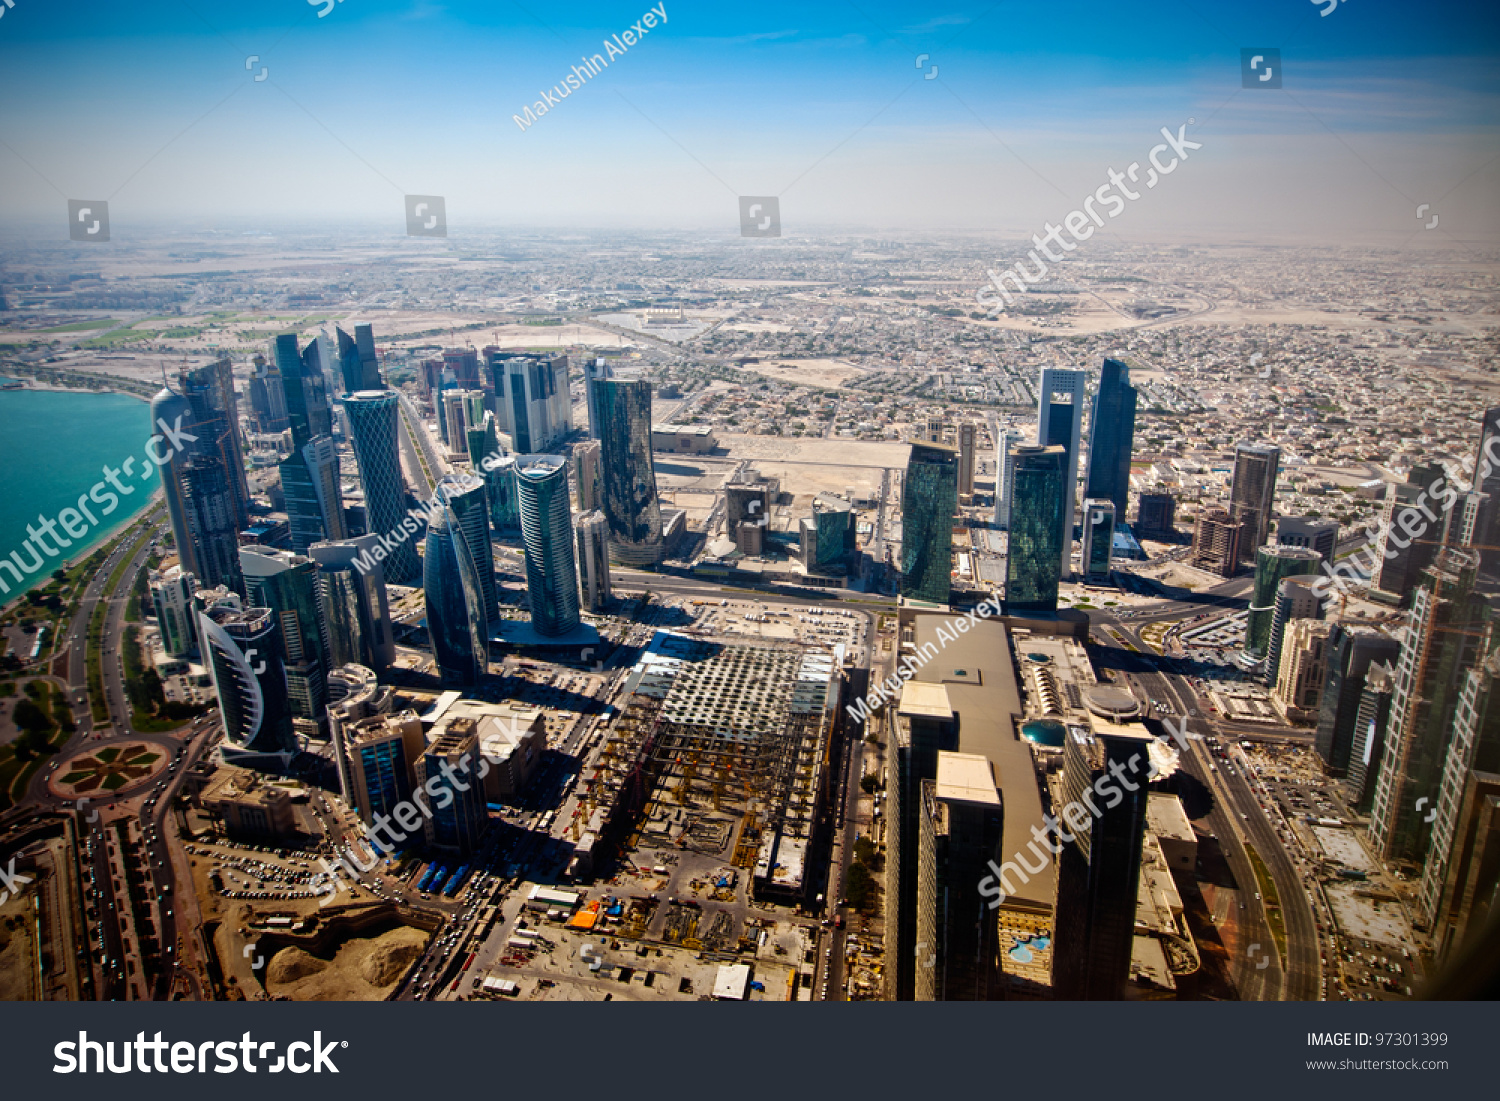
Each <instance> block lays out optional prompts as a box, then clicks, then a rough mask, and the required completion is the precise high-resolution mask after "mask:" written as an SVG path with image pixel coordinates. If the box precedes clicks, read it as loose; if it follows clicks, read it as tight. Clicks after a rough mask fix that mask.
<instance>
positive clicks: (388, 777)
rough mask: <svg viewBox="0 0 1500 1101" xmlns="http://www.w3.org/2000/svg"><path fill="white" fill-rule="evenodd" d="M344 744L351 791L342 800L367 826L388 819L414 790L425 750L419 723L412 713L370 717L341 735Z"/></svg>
mask: <svg viewBox="0 0 1500 1101" xmlns="http://www.w3.org/2000/svg"><path fill="white" fill-rule="evenodd" d="M344 745H345V750H344V752H345V753H346V754H347V758H348V761H347V772H348V775H349V780H350V784H349V786H350V788H352V790H351V791H347V792H345V793H344V798H345V799H346V800H348V802H349V803H350V804H351V805H352V806H354V807H356V808H358V810H359V817H360V819H361V820H362V821H364V822H365V823H366V824H373V823H374V821H375V817H376V815H383V816H385V817H386V818H387V819H389V818H390V816H391V815H392V814H393V813H394V812H395V810H396V808H397V807H398V806H399V805H400V804H401V803H403V802H405V801H406V800H408V799H410V798H411V795H412V792H413V791H414V790H416V787H417V785H416V783H415V781H416V765H417V762H418V761H419V760H421V757H422V753H423V751H424V750H425V749H426V748H427V743H426V739H425V738H424V737H423V736H422V720H421V719H419V718H417V715H416V712H414V711H401V712H398V713H396V714H394V715H372V716H370V717H369V718H367V719H361V720H359V721H358V722H356V723H354V724H353V725H352V726H350V727H349V728H348V729H347V730H346V731H345V732H344Z"/></svg>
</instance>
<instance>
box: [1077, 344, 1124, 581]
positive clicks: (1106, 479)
mask: <svg viewBox="0 0 1500 1101" xmlns="http://www.w3.org/2000/svg"><path fill="white" fill-rule="evenodd" d="M1135 400H1136V391H1135V387H1134V386H1132V385H1130V368H1129V367H1127V366H1125V364H1123V363H1121V362H1120V361H1119V360H1118V359H1106V360H1105V361H1104V367H1103V368H1102V369H1101V370H1100V372H1099V390H1098V392H1097V393H1096V394H1095V395H1094V415H1093V418H1092V419H1091V420H1090V421H1089V474H1088V483H1087V485H1086V487H1085V489H1084V495H1085V496H1088V497H1103V498H1107V499H1108V500H1110V501H1113V502H1114V506H1115V515H1116V516H1117V517H1119V518H1121V519H1123V518H1124V517H1125V516H1126V514H1127V513H1126V506H1127V503H1128V502H1129V498H1130V454H1131V451H1132V450H1133V449H1134V447H1135ZM1084 568H1085V570H1087V568H1088V567H1087V564H1085V567H1084Z"/></svg>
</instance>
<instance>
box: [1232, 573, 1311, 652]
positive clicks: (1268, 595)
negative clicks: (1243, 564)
mask: <svg viewBox="0 0 1500 1101" xmlns="http://www.w3.org/2000/svg"><path fill="white" fill-rule="evenodd" d="M1322 560H1323V559H1322V557H1321V556H1320V555H1319V554H1318V552H1317V551H1315V550H1313V549H1312V548H1311V547H1284V546H1262V547H1260V548H1258V549H1257V550H1256V553H1255V591H1254V593H1252V594H1251V597H1250V615H1249V618H1248V619H1246V621H1245V653H1247V654H1249V655H1250V656H1251V657H1252V658H1255V659H1256V660H1257V661H1259V660H1260V659H1262V658H1264V657H1265V656H1266V655H1267V653H1268V652H1269V651H1270V648H1271V626H1272V624H1273V622H1274V621H1275V618H1276V594H1277V593H1279V592H1280V591H1281V583H1282V582H1283V581H1285V580H1286V579H1287V578H1288V577H1301V576H1303V575H1304V574H1310V573H1317V572H1318V563H1320V562H1321V561H1322Z"/></svg>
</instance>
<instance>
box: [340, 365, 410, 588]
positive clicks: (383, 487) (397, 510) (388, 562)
mask: <svg viewBox="0 0 1500 1101" xmlns="http://www.w3.org/2000/svg"><path fill="white" fill-rule="evenodd" d="M398 401H399V399H398V398H397V397H396V395H395V393H393V392H392V391H390V390H361V391H359V392H358V393H355V394H350V395H349V396H348V397H346V398H344V412H345V414H346V415H347V416H348V418H349V431H350V434H351V435H352V437H353V439H352V443H353V444H354V455H355V457H356V459H357V460H358V462H359V482H360V485H361V486H363V487H364V491H365V517H366V520H365V524H366V528H367V530H368V531H369V532H370V534H371V535H390V537H391V538H390V540H389V541H397V540H398V539H399V545H398V546H396V547H394V548H391V549H390V550H389V551H388V553H387V554H386V558H385V562H384V566H385V574H386V577H387V578H388V579H389V580H391V581H392V582H394V583H395V584H397V585H412V584H415V583H416V580H417V576H418V574H419V570H418V567H417V550H416V546H415V545H414V543H413V540H414V539H415V536H414V535H411V534H409V533H408V532H406V531H404V530H402V529H401V523H402V521H403V520H405V519H406V483H405V482H404V481H403V480H402V477H401V456H400V453H399V452H398V450H397V448H398V442H397V433H398V431H399V421H400V411H399V409H398V408H397V403H398Z"/></svg>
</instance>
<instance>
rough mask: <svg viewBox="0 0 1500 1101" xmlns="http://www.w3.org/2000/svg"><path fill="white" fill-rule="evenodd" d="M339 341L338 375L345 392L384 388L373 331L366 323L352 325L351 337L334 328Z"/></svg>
mask: <svg viewBox="0 0 1500 1101" xmlns="http://www.w3.org/2000/svg"><path fill="white" fill-rule="evenodd" d="M334 332H335V333H337V334H338V342H339V376H340V378H341V379H342V380H343V386H344V392H345V393H346V394H354V393H358V392H359V391H361V390H384V389H385V383H383V382H381V381H380V365H379V362H378V360H377V359H376V357H375V332H374V330H373V329H371V327H370V326H368V325H356V326H354V336H353V337H352V338H351V337H350V336H349V334H348V333H346V332H344V330H343V329H335V330H334Z"/></svg>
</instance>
